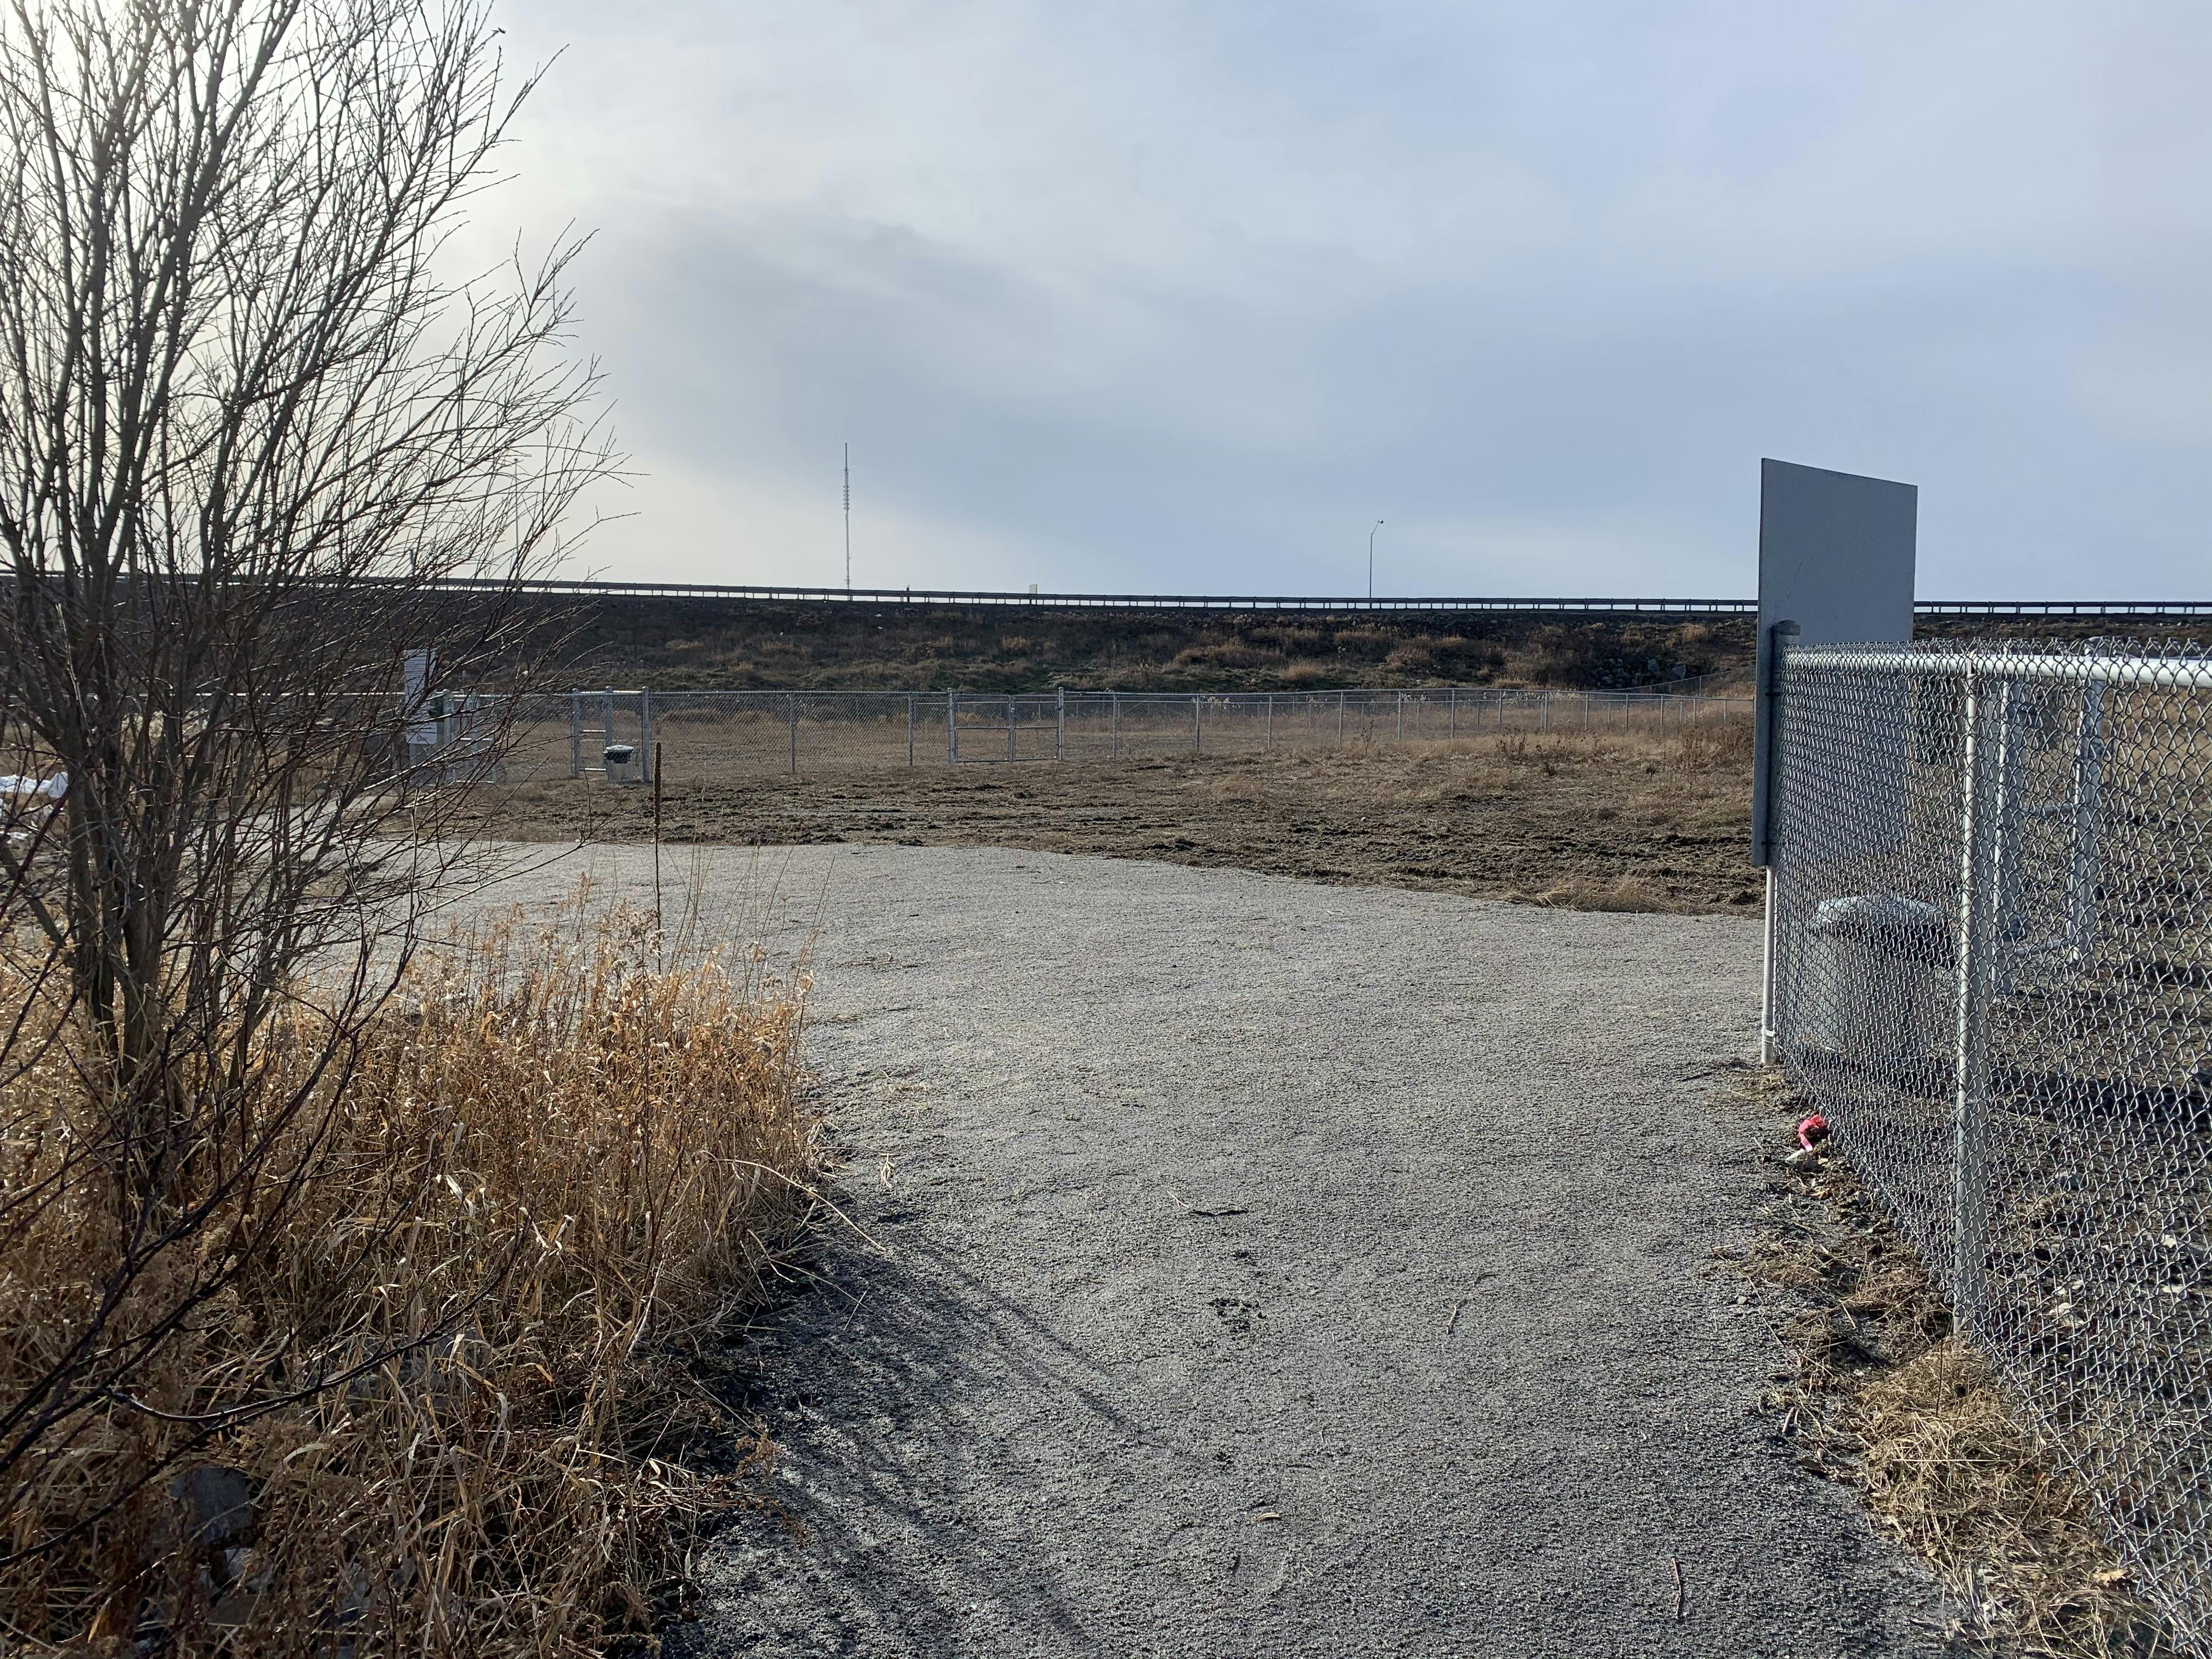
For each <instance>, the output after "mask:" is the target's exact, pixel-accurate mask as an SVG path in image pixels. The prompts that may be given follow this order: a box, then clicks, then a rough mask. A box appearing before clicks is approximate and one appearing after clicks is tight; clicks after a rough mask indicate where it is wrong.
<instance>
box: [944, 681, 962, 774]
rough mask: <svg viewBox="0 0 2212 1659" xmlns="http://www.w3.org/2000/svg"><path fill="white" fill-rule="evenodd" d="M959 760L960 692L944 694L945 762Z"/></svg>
mask: <svg viewBox="0 0 2212 1659" xmlns="http://www.w3.org/2000/svg"><path fill="white" fill-rule="evenodd" d="M959 760H960V694H959V693H958V692H957V691H947V692H946V693H945V764H946V765H948V766H951V765H957V763H959Z"/></svg>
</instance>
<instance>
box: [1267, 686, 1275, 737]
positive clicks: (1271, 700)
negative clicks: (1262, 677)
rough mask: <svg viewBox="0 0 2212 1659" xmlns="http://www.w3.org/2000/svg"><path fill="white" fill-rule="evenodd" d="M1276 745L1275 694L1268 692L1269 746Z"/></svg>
mask: <svg viewBox="0 0 2212 1659" xmlns="http://www.w3.org/2000/svg"><path fill="white" fill-rule="evenodd" d="M1274 746H1275V694H1274V693H1273V692H1272V691H1270V692H1269V693H1267V747H1268V748H1270V749H1273V747H1274Z"/></svg>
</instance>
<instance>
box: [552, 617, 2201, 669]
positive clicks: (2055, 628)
mask: <svg viewBox="0 0 2212 1659" xmlns="http://www.w3.org/2000/svg"><path fill="white" fill-rule="evenodd" d="M563 621H564V623H567V624H569V625H573V626H574V627H575V629H576V632H575V636H574V641H573V643H572V645H571V647H570V651H569V653H568V654H569V657H570V659H571V661H572V662H573V664H574V673H575V675H576V678H578V680H579V681H580V683H582V684H617V685H650V686H653V687H655V688H659V689H672V688H678V687H682V688H687V689H692V690H715V689H724V690H754V689H759V688H764V687H765V688H775V689H784V688H791V689H801V690H804V689H818V690H882V689H886V688H888V689H895V690H945V689H947V688H957V689H960V690H974V691H1042V690H1050V689H1051V688H1052V687H1053V686H1054V685H1066V686H1067V687H1069V688H1070V689H1072V690H1074V689H1085V688H1103V687H1108V686H1111V687H1115V688H1117V689H1120V690H1260V691H1264V690H1302V689H1318V690H1328V689H1334V688H1335V687H1339V686H1407V685H1440V684H1457V685H1552V686H1628V685H1644V684H1651V683H1653V682H1655V681H1664V680H1669V679H1673V678H1679V677H1680V676H1683V675H1703V674H1714V673H1718V674H1723V675H1734V674H1741V675H1745V676H1747V675H1748V673H1749V671H1750V666H1751V655H1752V640H1753V629H1752V623H1751V621H1750V619H1749V618H1748V617H1718V618H1705V619H1685V618H1678V617H1677V618H1670V617H1559V616H1557V615H1530V614H1510V613H1508V614H1500V615H1484V614H1481V613H1470V612H1450V611H1440V612H1419V611H1407V612H1401V613H1389V612H1383V613H1376V614H1369V613H1364V612H1362V613H1352V614H1341V615H1333V614H1329V613H1327V612H1297V613H1269V612H1264V611H1261V612H1253V611H1237V612H1221V611H1073V610H1052V609H1048V608H1040V609H1038V610H1034V611H1031V610H1026V609H1023V608H1019V607H1000V606H959V605H871V604H845V603H842V602H831V603H813V604H805V603H799V602H790V603H780V604H748V603H735V602H732V601H728V600H720V599H609V600H604V601H600V602H599V603H597V604H596V605H589V606H586V607H585V608H584V609H583V610H582V611H580V612H577V611H571V612H569V613H568V615H566V616H565V617H564V618H563ZM2185 628H2193V629H2195V631H2198V632H2202V631H2203V625H2202V624H2201V623H2196V624H2180V625H2175V626H2161V625H2160V623H2158V622H2157V621H2156V620H2155V619H2138V620H2136V622H2134V623H2122V622H2107V621H2100V620H2095V619H2089V620H2081V621H2074V620H2060V619H2051V620H2045V619H2043V618H2035V617H2027V618H2016V619H2012V620H2009V621H2008V620H2006V619H2002V618H1984V619H1978V620H1975V621H1972V622H1961V621H1937V622H1933V623H1923V627H1922V630H1921V631H1922V632H1923V634H1927V635H1943V636H1950V637H1957V636H1961V635H1970V634H1977V633H1978V634H1984V635H1987V634H2007V635H2015V636H2025V637H2039V638H2061V639H2078V638H2086V637H2089V636H2092V635H2100V634H2112V633H2118V632H2121V631H2124V630H2131V631H2135V632H2140V633H2153V634H2157V633H2166V632H2177V631H2183V629H2185Z"/></svg>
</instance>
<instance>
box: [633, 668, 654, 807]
mask: <svg viewBox="0 0 2212 1659" xmlns="http://www.w3.org/2000/svg"><path fill="white" fill-rule="evenodd" d="M637 753H638V758H639V759H640V760H641V761H642V762H643V763H644V764H643V765H641V767H640V768H639V769H638V771H639V775H640V776H641V777H642V778H643V779H644V780H645V781H646V782H647V783H651V782H652V781H653V688H652V687H651V686H649V685H648V686H646V687H644V688H643V689H642V690H640V691H639V692H638V694H637Z"/></svg>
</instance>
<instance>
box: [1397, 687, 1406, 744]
mask: <svg viewBox="0 0 2212 1659" xmlns="http://www.w3.org/2000/svg"><path fill="white" fill-rule="evenodd" d="M1405 740H1406V694H1405V693H1404V692H1403V691H1401V692H1400V693H1399V694H1398V741H1399V742H1401V743H1403V742H1405Z"/></svg>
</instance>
